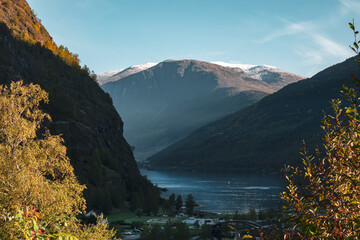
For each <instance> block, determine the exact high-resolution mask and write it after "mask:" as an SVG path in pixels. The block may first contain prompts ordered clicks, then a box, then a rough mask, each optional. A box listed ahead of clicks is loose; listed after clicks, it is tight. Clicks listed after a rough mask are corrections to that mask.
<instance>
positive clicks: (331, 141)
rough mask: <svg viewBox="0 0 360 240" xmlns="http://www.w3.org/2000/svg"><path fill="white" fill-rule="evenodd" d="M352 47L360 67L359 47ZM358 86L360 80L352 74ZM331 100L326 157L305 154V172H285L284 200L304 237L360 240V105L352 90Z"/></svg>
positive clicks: (325, 122)
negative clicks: (339, 97)
mask: <svg viewBox="0 0 360 240" xmlns="http://www.w3.org/2000/svg"><path fill="white" fill-rule="evenodd" d="M349 25H350V27H351V29H352V30H353V31H354V35H355V42H354V44H353V47H351V48H352V49H353V50H354V51H355V53H356V54H357V56H356V57H355V58H354V60H355V61H357V62H358V63H359V68H360V61H359V57H360V55H359V52H358V49H359V47H358V44H359V43H360V41H359V42H357V41H356V35H357V34H358V31H356V30H355V27H354V24H353V23H349ZM352 76H353V79H354V81H355V84H356V85H357V87H359V86H360V80H359V79H358V78H357V77H356V76H355V75H354V74H352ZM341 93H342V96H343V97H344V99H345V102H346V103H347V104H346V105H344V104H343V102H342V101H341V100H340V99H333V100H332V101H331V104H332V107H333V110H334V113H333V114H332V115H327V116H325V117H324V119H323V121H322V128H323V130H324V132H325V137H324V148H325V155H322V154H321V153H320V151H318V152H317V155H316V156H312V155H310V154H309V153H308V152H307V151H306V148H305V150H304V152H303V164H304V165H303V167H302V168H294V167H287V168H286V178H287V179H288V181H289V185H288V187H287V188H288V191H287V192H284V193H283V195H282V198H283V199H284V200H285V201H286V203H287V204H286V206H285V209H286V210H287V212H288V214H289V220H290V221H291V222H292V223H293V224H294V228H295V229H296V230H297V231H298V235H299V236H300V237H301V238H306V239H325V238H326V239H358V237H359V236H360V151H359V148H360V117H359V100H360V98H359V97H357V94H356V91H355V89H354V88H352V87H348V86H344V87H343V90H342V91H341Z"/></svg>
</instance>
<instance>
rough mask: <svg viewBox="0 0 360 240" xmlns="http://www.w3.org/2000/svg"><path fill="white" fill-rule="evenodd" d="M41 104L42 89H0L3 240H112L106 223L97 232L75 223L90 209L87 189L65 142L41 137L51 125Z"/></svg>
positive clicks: (0, 219)
mask: <svg viewBox="0 0 360 240" xmlns="http://www.w3.org/2000/svg"><path fill="white" fill-rule="evenodd" d="M42 101H44V102H47V101H48V94H47V93H46V92H45V91H43V90H42V89H41V88H40V87H39V86H38V85H34V84H29V85H23V83H22V82H21V81H19V82H12V83H11V84H10V86H0V226H1V227H0V239H58V237H60V236H64V237H65V236H73V239H76V238H79V239H94V238H92V237H90V235H92V236H96V237H97V238H96V239H110V238H112V236H113V232H112V231H109V230H108V229H107V224H106V222H104V220H101V221H103V224H100V227H99V226H96V227H95V226H83V225H81V224H80V222H79V220H77V219H76V215H78V214H81V213H83V211H84V210H85V199H84V198H83V195H82V192H83V190H84V188H85V186H84V185H81V184H79V182H78V181H77V179H76V177H75V175H74V170H73V167H72V166H71V165H70V160H69V158H68V157H67V156H66V148H65V146H64V145H63V139H62V138H61V137H60V136H58V135H51V134H50V133H49V131H47V130H43V133H40V132H39V130H40V128H41V123H42V122H43V120H44V119H49V120H50V116H49V115H48V114H46V113H44V112H43V111H42V110H40V109H39V104H40V102H42ZM39 135H40V136H39ZM40 237H42V238H40Z"/></svg>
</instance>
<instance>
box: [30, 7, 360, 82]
mask: <svg viewBox="0 0 360 240" xmlns="http://www.w3.org/2000/svg"><path fill="white" fill-rule="evenodd" d="M28 2H29V4H30V6H31V8H32V9H33V10H34V12H35V13H36V14H37V16H38V17H39V18H40V19H41V20H42V23H43V24H44V25H45V27H46V28H47V29H48V31H49V33H50V34H51V35H52V36H53V38H54V40H55V42H56V43H57V44H59V45H60V44H62V45H64V46H66V47H68V48H69V49H70V50H71V51H72V52H74V53H77V54H79V56H80V60H81V63H82V64H86V65H87V66H89V68H90V69H92V70H94V71H95V72H97V73H102V72H106V71H111V70H116V69H121V68H126V67H128V66H131V65H137V64H142V63H146V62H160V61H163V60H166V59H197V60H203V61H224V62H229V63H246V64H267V65H273V66H277V67H279V68H281V69H284V70H286V71H289V72H293V73H296V74H300V75H303V76H307V77H309V76H312V75H313V74H315V73H317V72H318V71H320V70H322V69H324V68H326V67H328V66H331V65H333V64H336V63H338V62H341V61H343V60H345V59H346V58H348V57H350V56H352V55H353V54H352V52H351V51H350V50H349V47H348V46H349V45H350V44H351V42H352V41H353V35H352V32H351V31H350V29H349V27H348V22H349V21H352V19H353V18H354V19H355V24H356V22H358V23H359V24H356V25H357V26H359V28H360V0H297V1H295V0H294V1H289V0H247V1H243V0H28Z"/></svg>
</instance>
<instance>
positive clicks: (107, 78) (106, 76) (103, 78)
mask: <svg viewBox="0 0 360 240" xmlns="http://www.w3.org/2000/svg"><path fill="white" fill-rule="evenodd" d="M156 64H157V63H145V64H140V65H134V66H131V67H128V68H125V69H121V70H115V71H111V72H106V73H102V74H97V75H96V76H97V81H98V83H99V84H100V85H103V84H105V83H108V82H115V81H117V80H119V79H121V78H124V77H127V76H129V75H131V74H135V73H138V72H141V71H144V70H146V69H148V68H151V67H153V66H155V65H156Z"/></svg>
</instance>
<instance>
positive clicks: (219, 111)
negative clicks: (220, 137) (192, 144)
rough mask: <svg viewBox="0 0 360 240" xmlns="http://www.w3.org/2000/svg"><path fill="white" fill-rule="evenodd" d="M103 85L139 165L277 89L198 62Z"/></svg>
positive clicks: (171, 63)
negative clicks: (122, 121) (200, 129)
mask: <svg viewBox="0 0 360 240" xmlns="http://www.w3.org/2000/svg"><path fill="white" fill-rule="evenodd" d="M101 87H102V88H103V89H104V90H105V91H106V92H108V93H109V94H110V95H111V97H112V99H113V102H114V106H115V107H116V109H117V110H118V112H119V113H120V115H121V116H122V117H123V120H124V122H125V130H124V134H125V137H126V139H128V141H129V143H130V144H131V145H132V146H134V147H135V156H136V159H137V160H138V161H141V160H144V159H145V158H147V157H149V156H150V155H152V154H154V153H155V152H157V151H160V150H162V149H163V148H165V147H166V146H168V145H169V144H172V143H174V142H176V141H178V140H180V139H182V138H184V137H185V136H186V135H187V134H189V133H190V132H191V131H193V130H195V129H196V128H198V127H200V126H203V125H205V124H207V123H209V122H211V121H214V120H216V119H219V118H221V117H223V116H226V115H228V114H230V113H233V112H235V111H238V110H240V109H242V108H244V107H246V106H248V105H250V104H253V103H254V102H256V101H258V100H260V99H261V98H262V97H264V96H266V95H267V94H269V93H272V92H274V91H275V90H274V88H273V86H272V85H270V84H268V83H266V82H263V81H259V80H257V79H253V78H250V77H249V76H248V75H247V74H246V73H244V72H243V71H234V70H233V69H231V68H227V67H223V66H219V65H216V64H212V63H208V62H202V61H196V60H167V61H164V62H161V63H159V64H157V65H155V66H154V67H151V68H148V69H146V70H144V71H141V72H138V73H136V74H132V75H129V76H127V77H124V78H121V79H120V80H118V81H116V82H111V83H107V84H104V85H102V86H101Z"/></svg>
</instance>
